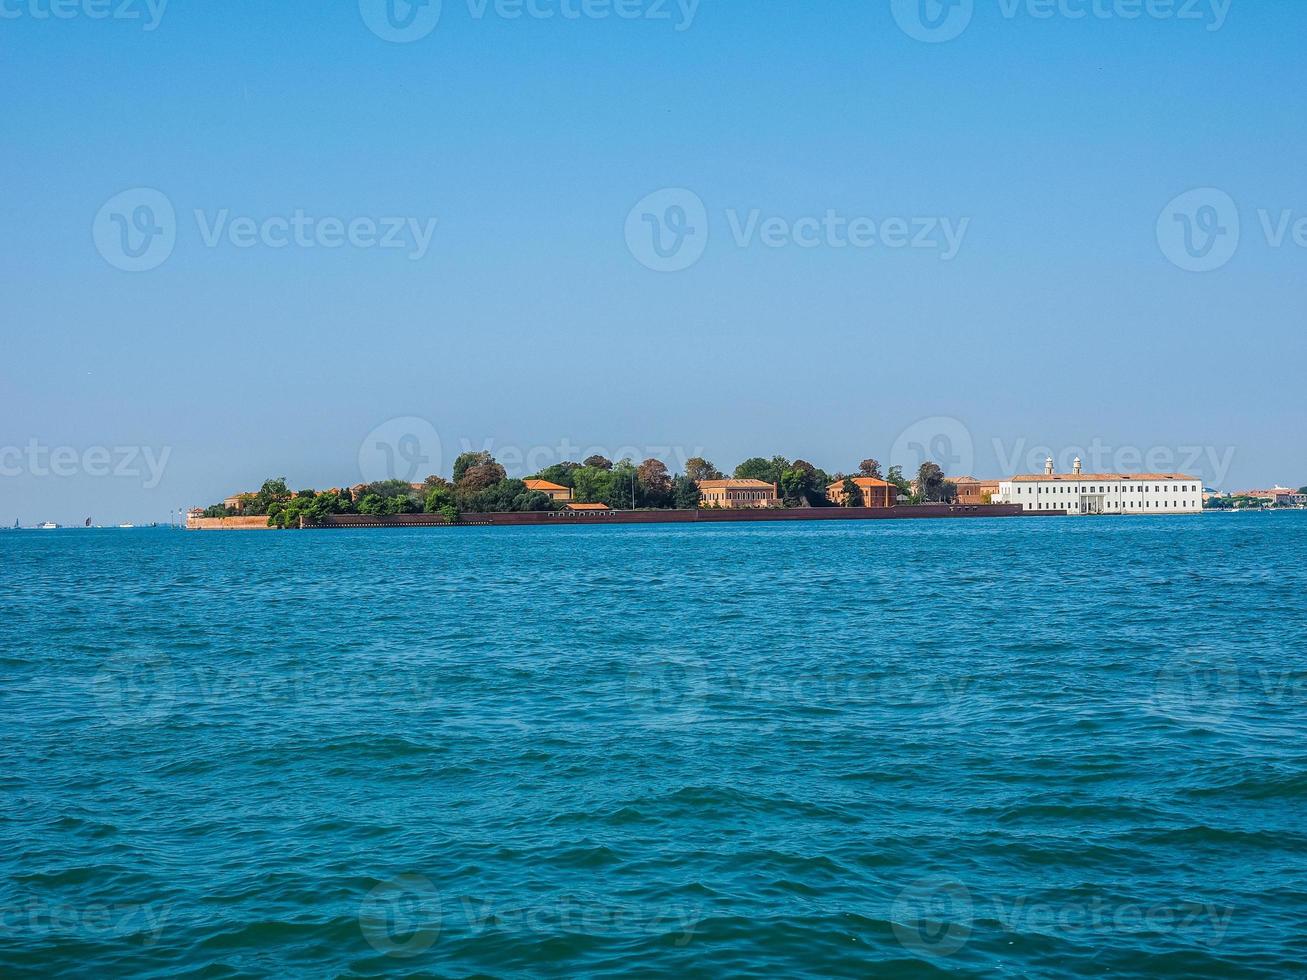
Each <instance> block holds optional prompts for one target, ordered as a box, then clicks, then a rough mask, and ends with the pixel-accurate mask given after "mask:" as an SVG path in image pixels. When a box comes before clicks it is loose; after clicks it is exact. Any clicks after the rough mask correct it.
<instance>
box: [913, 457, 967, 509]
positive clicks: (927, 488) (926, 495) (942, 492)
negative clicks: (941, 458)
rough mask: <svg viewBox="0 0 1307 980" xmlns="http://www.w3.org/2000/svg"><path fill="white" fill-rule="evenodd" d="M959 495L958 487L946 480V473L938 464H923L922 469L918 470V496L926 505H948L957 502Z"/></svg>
mask: <svg viewBox="0 0 1307 980" xmlns="http://www.w3.org/2000/svg"><path fill="white" fill-rule="evenodd" d="M957 495H958V488H957V485H956V484H954V483H950V482H949V481H948V480H946V479H945V478H944V471H943V470H942V469H940V468H939V464H938V463H932V462H929V461H927V462H925V463H922V464H921V468H920V469H919V470H917V496H918V497H920V498H921V500H922V501H923V502H924V503H928V504H938V503H945V504H946V503H949V502H950V501H953V500H956V499H957Z"/></svg>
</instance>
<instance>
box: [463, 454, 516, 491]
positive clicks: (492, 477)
mask: <svg viewBox="0 0 1307 980" xmlns="http://www.w3.org/2000/svg"><path fill="white" fill-rule="evenodd" d="M507 478H508V474H507V473H505V472H504V468H503V467H502V466H500V465H499V464H498V463H496V462H495V461H494V460H491V461H490V462H489V463H478V464H477V465H476V466H469V467H468V468H467V469H465V470H464V471H463V476H462V478H461V479H459V480H458V481H457V483H458V488H459V489H460V490H470V491H472V492H476V491H477V490H487V489H489V488H490V487H493V486H494V485H495V484H496V483H501V482H502V481H504V480H505V479H507Z"/></svg>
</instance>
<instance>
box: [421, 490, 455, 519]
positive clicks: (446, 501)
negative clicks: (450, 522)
mask: <svg viewBox="0 0 1307 980" xmlns="http://www.w3.org/2000/svg"><path fill="white" fill-rule="evenodd" d="M422 506H423V510H425V511H426V513H428V514H441V513H444V509H445V508H446V507H453V506H454V488H453V487H450V486H443V487H431V489H429V490H428V491H427V495H426V498H425V499H424V500H423V501H422Z"/></svg>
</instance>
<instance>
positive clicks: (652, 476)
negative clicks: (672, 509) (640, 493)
mask: <svg viewBox="0 0 1307 980" xmlns="http://www.w3.org/2000/svg"><path fill="white" fill-rule="evenodd" d="M635 472H636V476H638V477H639V478H640V485H641V486H643V487H644V489H645V490H646V491H647V492H649V493H656V494H665V493H668V492H669V491H670V490H671V489H672V477H671V474H669V473H668V472H667V465H666V464H665V463H663V461H662V460H660V459H646V460H645V461H644V462H643V463H641V464H640V466H639V468H637V469H636V471H635Z"/></svg>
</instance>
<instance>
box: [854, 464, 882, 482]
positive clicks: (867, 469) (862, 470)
mask: <svg viewBox="0 0 1307 980" xmlns="http://www.w3.org/2000/svg"><path fill="white" fill-rule="evenodd" d="M858 475H859V476H870V477H873V478H874V479H877V480H883V479H884V477H882V476H881V475H880V460H878V459H864V460H863V461H862V462H861V463H859V464H858Z"/></svg>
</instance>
